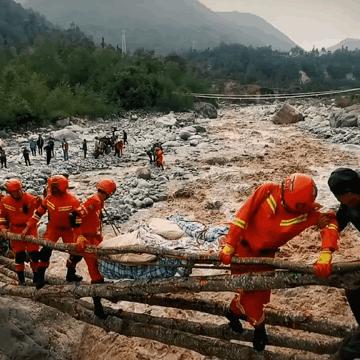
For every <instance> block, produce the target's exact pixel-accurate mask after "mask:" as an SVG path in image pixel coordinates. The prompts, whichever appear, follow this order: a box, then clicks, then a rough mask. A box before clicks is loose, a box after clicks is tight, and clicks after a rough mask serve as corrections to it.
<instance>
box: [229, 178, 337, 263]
mask: <svg viewBox="0 0 360 360" xmlns="http://www.w3.org/2000/svg"><path fill="white" fill-rule="evenodd" d="M319 217H320V212H319V211H317V210H316V209H314V210H313V211H311V212H309V213H305V214H294V213H290V212H289V211H287V210H286V209H285V208H284V207H283V205H282V202H281V186H280V185H278V184H274V183H265V184H263V185H261V186H260V187H259V188H258V189H257V190H256V191H255V192H254V193H253V194H252V195H251V196H250V197H249V198H248V199H247V200H246V202H245V203H244V205H243V206H242V207H241V208H240V210H239V211H238V212H237V213H236V216H235V219H234V220H233V222H232V224H231V225H230V229H229V233H228V235H227V238H226V243H227V244H229V245H230V246H232V247H233V248H234V249H235V254H236V253H242V251H240V247H241V244H242V245H244V244H245V245H246V246H248V247H250V249H251V250H252V251H251V252H252V253H253V254H256V255H259V256H260V255H261V254H262V252H263V251H264V250H265V251H266V250H270V253H271V252H272V251H275V250H276V249H277V248H278V247H280V246H282V245H284V244H285V243H286V242H288V241H289V240H291V239H292V238H293V237H295V236H296V235H298V234H300V233H301V232H302V231H303V230H305V229H307V228H308V227H311V226H313V225H317V224H318V222H319ZM338 239H339V232H338V225H337V221H336V217H335V214H334V218H333V219H332V221H331V222H330V223H329V224H328V225H327V226H326V227H324V228H323V229H322V230H321V240H322V246H321V247H322V248H328V249H330V250H332V251H334V250H337V248H338V245H337V242H338ZM237 248H238V249H237Z"/></svg>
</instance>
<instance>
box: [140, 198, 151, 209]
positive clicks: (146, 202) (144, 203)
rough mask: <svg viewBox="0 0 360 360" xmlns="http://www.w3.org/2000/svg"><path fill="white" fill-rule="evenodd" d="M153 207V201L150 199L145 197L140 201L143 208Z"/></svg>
mask: <svg viewBox="0 0 360 360" xmlns="http://www.w3.org/2000/svg"><path fill="white" fill-rule="evenodd" d="M153 205H154V200H152V199H151V198H149V197H147V198H145V199H144V200H143V201H142V206H143V207H151V206H153Z"/></svg>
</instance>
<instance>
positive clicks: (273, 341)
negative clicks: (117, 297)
mask: <svg viewBox="0 0 360 360" xmlns="http://www.w3.org/2000/svg"><path fill="white" fill-rule="evenodd" d="M81 303H82V305H83V306H85V307H86V308H88V309H91V308H92V306H91V305H90V304H89V303H87V302H81ZM104 309H105V312H106V313H107V314H110V315H112V316H116V317H118V318H120V319H126V320H128V321H135V322H141V323H144V324H146V326H147V325H148V324H150V325H161V326H164V327H166V328H169V329H173V330H179V331H184V332H187V333H192V334H194V335H203V336H208V337H213V338H218V339H223V340H239V341H246V342H250V343H251V342H252V339H253V335H254V332H253V330H246V329H244V332H243V333H242V334H239V333H237V332H234V331H232V330H231V329H230V327H229V326H228V324H224V325H216V324H209V323H201V322H195V321H189V320H183V319H173V318H165V317H155V316H150V315H146V314H138V313H132V312H126V311H119V310H114V309H112V308H109V307H106V308H105V307H104ZM306 335H308V334H304V333H303V334H299V337H294V336H291V335H290V336H287V335H283V334H282V335H278V334H277V333H276V332H275V331H274V330H273V329H270V330H268V339H269V345H272V346H278V347H286V348H290V349H295V350H302V351H311V352H313V353H316V354H333V353H335V352H336V351H337V349H338V347H339V345H340V343H341V340H340V339H334V338H333V337H326V336H323V337H320V338H321V339H319V338H317V339H314V338H313V339H309V337H308V336H307V338H306ZM310 349H311V350H310Z"/></svg>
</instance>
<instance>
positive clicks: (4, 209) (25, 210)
mask: <svg viewBox="0 0 360 360" xmlns="http://www.w3.org/2000/svg"><path fill="white" fill-rule="evenodd" d="M5 189H6V191H7V192H8V195H6V196H4V197H3V198H2V199H1V202H0V231H3V232H7V231H9V232H11V233H14V234H21V233H22V232H23V230H24V229H25V228H26V223H27V221H28V220H29V219H30V218H31V216H32V214H33V212H34V210H35V209H36V208H37V207H38V206H39V203H40V202H41V198H39V197H36V196H34V195H32V194H30V193H27V192H24V191H23V185H22V183H21V181H20V180H18V179H10V180H8V181H7V182H6V184H5ZM29 234H30V235H32V236H37V228H36V227H33V228H32V229H31V231H30V232H29ZM11 247H12V250H13V252H14V253H15V264H16V265H15V271H16V273H17V276H18V281H19V285H25V274H24V270H25V265H24V263H25V260H26V252H28V254H29V257H30V260H31V261H30V266H31V269H32V271H33V282H34V283H36V281H37V271H38V265H39V246H38V245H36V244H31V243H28V242H25V241H17V240H12V241H11Z"/></svg>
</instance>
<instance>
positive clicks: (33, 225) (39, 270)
mask: <svg viewBox="0 0 360 360" xmlns="http://www.w3.org/2000/svg"><path fill="white" fill-rule="evenodd" d="M68 188H69V180H68V179H67V177H65V176H63V175H55V176H52V177H50V178H49V179H48V181H47V187H46V189H45V191H44V196H43V197H41V196H34V195H32V194H30V193H28V192H26V191H24V189H23V185H22V182H21V181H20V180H19V179H10V180H8V181H7V182H6V184H5V189H6V192H7V195H5V196H2V197H1V200H0V231H2V232H11V233H15V234H20V235H21V236H26V235H32V236H34V237H37V235H38V230H37V228H38V223H39V221H40V219H41V217H42V216H43V215H44V214H45V213H46V212H47V213H48V223H47V227H46V231H45V234H44V238H45V240H46V241H49V242H50V243H56V242H57V241H58V240H59V238H61V239H62V241H63V242H64V243H66V244H76V250H77V254H70V255H69V258H68V260H67V263H66V267H67V273H66V281H69V282H73V281H81V280H82V277H81V276H78V275H77V274H76V265H77V264H78V263H79V262H80V261H81V260H82V258H84V260H85V262H86V264H87V267H88V271H89V275H90V278H91V282H92V283H102V282H104V278H103V276H102V275H101V273H100V272H99V269H98V263H97V258H96V256H95V255H94V254H89V253H85V252H84V249H85V247H86V245H94V246H97V245H99V244H100V243H101V241H102V239H103V238H102V232H101V212H102V210H103V208H104V202H105V200H106V199H108V198H109V197H110V196H111V195H113V194H114V192H115V191H116V183H115V182H114V181H113V180H112V179H102V180H100V181H99V182H98V183H97V184H96V192H95V193H94V194H93V195H92V196H90V197H89V198H88V199H86V201H84V202H83V203H81V202H80V200H79V199H78V198H77V197H76V196H75V195H73V194H71V193H70V192H69V190H68ZM11 249H12V251H13V252H14V254H15V264H16V273H17V275H18V282H19V285H25V275H24V269H25V266H24V263H25V261H26V259H27V254H28V255H29V258H30V266H31V269H32V271H33V283H34V284H35V286H36V288H37V289H41V288H42V287H43V286H44V285H45V272H46V270H47V268H48V267H49V263H50V258H51V254H52V249H51V248H50V247H47V246H43V247H42V248H41V249H40V247H39V246H38V245H36V244H33V243H29V242H25V241H18V240H12V241H11ZM26 253H27V254H26ZM93 300H94V311H95V314H96V315H97V316H99V317H101V318H104V317H105V316H106V315H105V314H104V311H103V308H102V304H101V299H100V298H99V297H94V298H93Z"/></svg>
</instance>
